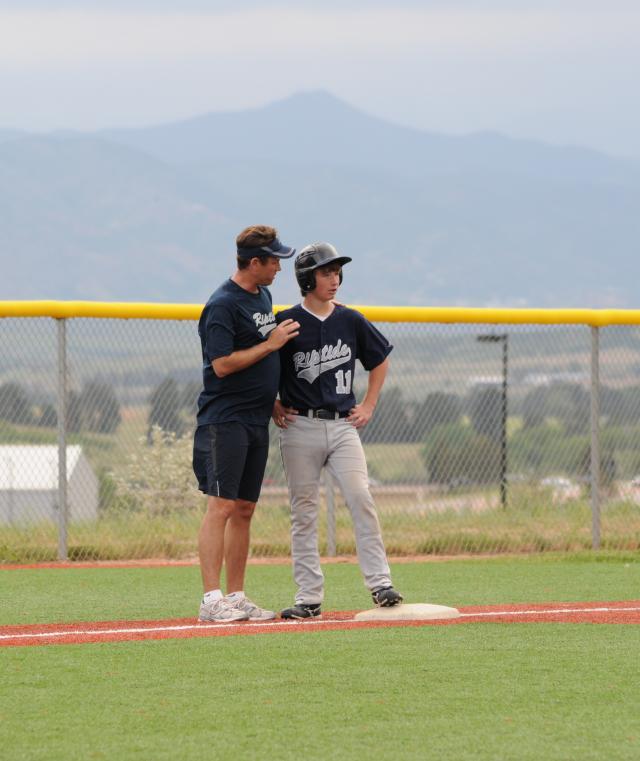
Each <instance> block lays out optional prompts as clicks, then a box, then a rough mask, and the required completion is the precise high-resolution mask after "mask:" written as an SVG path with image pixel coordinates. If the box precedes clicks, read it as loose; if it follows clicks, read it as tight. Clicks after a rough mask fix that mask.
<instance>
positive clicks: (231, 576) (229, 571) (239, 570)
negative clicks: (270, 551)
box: [224, 499, 256, 594]
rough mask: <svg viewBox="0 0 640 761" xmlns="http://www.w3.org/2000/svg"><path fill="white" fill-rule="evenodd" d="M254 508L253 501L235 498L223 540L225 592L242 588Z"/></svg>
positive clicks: (238, 590) (239, 590)
mask: <svg viewBox="0 0 640 761" xmlns="http://www.w3.org/2000/svg"><path fill="white" fill-rule="evenodd" d="M255 509H256V503H255V502H247V501H246V500H244V499H237V500H236V502H235V509H234V511H233V513H232V514H231V516H230V517H229V522H228V523H227V528H226V533H225V541H224V564H225V569H226V575H227V594H229V593H230V592H241V591H242V590H243V589H244V573H245V570H246V567H247V557H248V555H249V536H250V533H251V518H252V517H253V511H254V510H255Z"/></svg>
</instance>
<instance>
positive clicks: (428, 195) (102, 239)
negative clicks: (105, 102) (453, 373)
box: [0, 92, 640, 308]
mask: <svg viewBox="0 0 640 761" xmlns="http://www.w3.org/2000/svg"><path fill="white" fill-rule="evenodd" d="M258 222H261V223H266V224H272V225H275V226H276V227H277V228H278V229H279V231H280V234H281V238H282V239H283V240H284V241H285V242H287V243H289V244H292V245H295V246H298V247H301V246H303V245H305V244H306V243H309V242H312V241H314V240H328V241H330V242H332V243H334V244H335V245H336V246H337V248H338V249H339V251H340V252H342V253H345V254H347V255H349V256H351V257H352V258H353V262H352V263H350V264H349V265H347V268H346V269H345V281H344V286H343V289H342V291H341V298H342V299H343V300H344V301H345V302H347V303H360V304H398V305H402V304H409V305H469V306H484V305H512V306H541V307H545V306H555V307H570V306H583V307H605V306H616V307H629V308H633V307H635V306H636V304H637V303H638V299H637V297H636V293H635V283H636V282H637V281H638V279H639V276H640V257H639V255H638V253H639V251H638V249H639V244H640V162H637V161H634V160H624V159H620V158H613V157H610V156H607V155H605V154H602V153H598V152H596V151H593V150H588V149H584V148H580V147H576V146H564V147H558V146H551V145H546V144H543V143H539V142H534V141H526V140H515V139H511V138H509V137H506V136H503V135H499V134H494V133H477V134H469V135H462V136H452V135H444V134H438V133H433V132H427V131H419V130H415V129H410V128H407V127H402V126H399V125H395V124H392V123H389V122H386V121H383V120H381V119H378V118H374V117H372V116H369V115H367V114H365V113H362V112H360V111H358V110H357V109H355V108H352V107H351V106H350V105H348V104H347V103H344V102H343V101H341V100H339V99H337V98H335V97H334V96H332V95H330V94H328V93H325V92H311V93H301V94H298V95H294V96H292V97H290V98H288V99H286V100H283V101H279V102H276V103H272V104H270V105H267V106H265V107H263V108H258V109H252V110H247V111H241V112H234V113H210V114H207V115H204V116H199V117H196V118H193V119H189V120H185V121H180V122H175V123H171V124H164V125H155V126H149V127H145V128H136V129H112V130H103V131H99V132H94V133H78V132H71V131H64V132H56V133H50V134H28V133H21V132H17V131H15V130H3V129H2V128H1V125H0V252H1V255H2V262H3V273H4V277H3V278H2V281H1V283H2V285H1V287H0V299H39V298H60V299H101V300H123V301H129V300H135V301H172V302H190V303H198V302H202V301H204V300H206V298H207V297H208V295H209V293H210V292H211V291H212V290H213V289H214V288H215V287H216V286H217V285H218V284H219V282H220V281H221V280H222V279H223V278H224V277H226V276H227V275H229V274H230V273H231V272H232V271H233V269H234V252H235V246H234V239H235V236H236V234H237V233H238V232H239V231H240V230H241V229H242V228H243V227H245V226H246V225H248V224H252V223H258ZM272 291H273V295H274V301H275V302H276V303H287V302H290V301H292V300H295V299H296V298H297V289H296V287H295V282H294V280H293V275H292V272H291V266H290V263H284V265H283V271H282V273H280V275H279V276H278V278H277V279H276V281H275V283H274V286H273V288H272Z"/></svg>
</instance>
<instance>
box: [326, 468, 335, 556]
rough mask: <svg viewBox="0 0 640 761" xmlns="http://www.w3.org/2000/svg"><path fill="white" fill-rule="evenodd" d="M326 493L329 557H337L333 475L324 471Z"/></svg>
mask: <svg viewBox="0 0 640 761" xmlns="http://www.w3.org/2000/svg"><path fill="white" fill-rule="evenodd" d="M324 493H325V499H326V502H327V556H328V557H330V558H334V557H335V556H336V500H335V494H334V491H333V478H332V477H331V473H329V471H328V470H327V469H326V468H325V469H324Z"/></svg>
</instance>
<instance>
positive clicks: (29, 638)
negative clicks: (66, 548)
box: [0, 600, 640, 647]
mask: <svg viewBox="0 0 640 761" xmlns="http://www.w3.org/2000/svg"><path fill="white" fill-rule="evenodd" d="M458 610H459V611H460V613H461V614H462V616H461V617H460V618H457V619H453V620H443V621H354V620H353V616H354V615H355V613H356V611H328V612H325V613H323V614H322V616H321V617H319V618H317V619H313V620H312V621H282V620H280V619H276V620H274V621H266V622H256V623H253V622H250V621H245V622H241V623H234V624H213V623H211V624H209V623H198V622H197V621H196V620H195V619H193V618H177V619H166V620H163V621H95V622H80V623H57V624H28V625H12V626H0V647H20V646H22V647H24V646H28V645H54V644H58V645H63V644H64V645H69V644H87V643H96V642H129V641H133V640H149V639H184V638H191V637H228V636H234V635H249V634H282V633H288V634H303V633H309V632H317V631H335V630H345V629H372V628H376V629H380V628H398V627H407V626H413V627H416V626H457V625H459V624H469V623H473V624H478V623H484V624H489V623H501V624H505V623H509V624H514V623H567V624H572V623H589V624H640V600H628V601H618V602H573V603H567V602H565V603H546V604H539V603H536V604H532V605H489V606H478V605H473V606H466V607H459V608H458Z"/></svg>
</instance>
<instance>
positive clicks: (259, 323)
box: [198, 280, 280, 426]
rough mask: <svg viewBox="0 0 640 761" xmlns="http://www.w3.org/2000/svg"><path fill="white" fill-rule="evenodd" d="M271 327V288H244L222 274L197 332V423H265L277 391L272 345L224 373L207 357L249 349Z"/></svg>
mask: <svg viewBox="0 0 640 761" xmlns="http://www.w3.org/2000/svg"><path fill="white" fill-rule="evenodd" d="M275 327H276V320H275V317H274V314H273V307H272V301H271V294H270V293H269V290H268V289H267V288H263V287H262V286H258V293H250V292H249V291H245V289H244V288H241V287H240V286H239V285H238V284H237V283H234V282H233V280H227V281H226V282H225V283H223V284H222V285H221V286H220V288H218V290H217V291H215V292H214V293H213V295H212V296H211V298H210V299H209V301H208V302H207V304H206V306H205V307H204V309H203V310H202V314H201V316H200V322H199V323H198V333H199V334H200V342H201V344H202V375H203V381H204V390H203V391H202V393H201V394H200V397H199V399H198V425H199V426H200V425H210V424H212V423H230V422H232V421H236V422H244V423H250V424H252V425H268V424H269V418H270V417H271V412H272V410H273V402H274V400H275V397H276V393H277V391H278V381H279V378H280V360H279V357H278V352H277V351H274V352H271V353H270V354H267V356H266V357H265V358H264V359H261V360H260V361H259V362H256V363H255V364H253V365H251V366H250V367H247V368H245V369H244V370H240V371H239V372H237V373H231V375H227V376H225V377H224V378H218V376H217V375H216V374H215V373H214V372H213V368H212V367H211V362H212V361H213V360H214V359H217V358H218V357H227V356H229V354H232V353H233V352H234V351H238V350H239V349H249V348H250V347H251V346H255V345H256V344H257V343H260V342H261V341H266V339H267V336H268V335H269V333H270V332H271V331H272V330H273V328H275Z"/></svg>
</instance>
